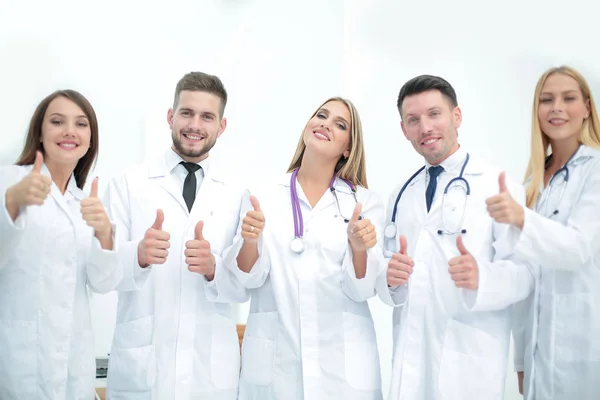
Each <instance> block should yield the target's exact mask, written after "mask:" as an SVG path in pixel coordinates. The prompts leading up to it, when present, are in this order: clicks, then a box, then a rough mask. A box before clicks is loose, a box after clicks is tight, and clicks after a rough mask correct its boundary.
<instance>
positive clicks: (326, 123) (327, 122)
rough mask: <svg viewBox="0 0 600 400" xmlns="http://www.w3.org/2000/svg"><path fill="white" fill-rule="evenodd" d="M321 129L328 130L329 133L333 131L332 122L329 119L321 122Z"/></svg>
mask: <svg viewBox="0 0 600 400" xmlns="http://www.w3.org/2000/svg"><path fill="white" fill-rule="evenodd" d="M321 127H323V128H325V129H327V130H328V131H330V130H331V120H330V119H329V118H327V119H326V120H322V121H321Z"/></svg>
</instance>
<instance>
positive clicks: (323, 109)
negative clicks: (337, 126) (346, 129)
mask: <svg viewBox="0 0 600 400" xmlns="http://www.w3.org/2000/svg"><path fill="white" fill-rule="evenodd" d="M321 111H324V112H325V113H327V114H331V113H330V112H329V110H328V109H326V108H325V107H323V108H321V109H319V111H317V114H318V113H320V112H321ZM337 118H338V119H341V120H342V121H344V122H345V123H346V125H350V123H349V122H348V121H346V118H344V117H340V116H338V117H337Z"/></svg>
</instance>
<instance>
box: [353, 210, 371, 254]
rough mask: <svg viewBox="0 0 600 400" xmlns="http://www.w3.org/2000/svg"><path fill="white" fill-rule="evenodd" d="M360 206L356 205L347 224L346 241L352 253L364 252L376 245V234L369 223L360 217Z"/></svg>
mask: <svg viewBox="0 0 600 400" xmlns="http://www.w3.org/2000/svg"><path fill="white" fill-rule="evenodd" d="M361 211H362V204H360V203H356V207H354V212H353V213H352V218H350V221H349V222H348V239H349V240H350V246H351V247H352V250H354V251H366V250H367V249H370V248H371V247H373V246H375V244H377V232H375V227H374V226H373V224H371V221H370V220H368V219H364V218H362V217H361V215H360V212H361Z"/></svg>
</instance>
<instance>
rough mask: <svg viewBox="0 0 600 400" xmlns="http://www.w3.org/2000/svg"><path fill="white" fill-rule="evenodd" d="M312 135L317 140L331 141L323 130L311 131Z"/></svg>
mask: <svg viewBox="0 0 600 400" xmlns="http://www.w3.org/2000/svg"><path fill="white" fill-rule="evenodd" d="M313 135H314V136H315V137H316V138H317V139H319V140H327V141H331V138H330V137H329V134H328V133H327V132H326V131H324V130H323V129H317V130H315V131H313Z"/></svg>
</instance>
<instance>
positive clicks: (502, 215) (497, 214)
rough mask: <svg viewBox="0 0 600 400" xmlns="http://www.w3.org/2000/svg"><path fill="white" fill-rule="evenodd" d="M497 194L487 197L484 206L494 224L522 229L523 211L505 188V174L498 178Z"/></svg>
mask: <svg viewBox="0 0 600 400" xmlns="http://www.w3.org/2000/svg"><path fill="white" fill-rule="evenodd" d="M498 186H499V189H500V190H499V194H497V195H495V196H492V197H489V198H488V199H487V200H486V201H485V204H486V205H487V211H488V213H489V214H490V217H492V218H493V219H494V220H495V221H496V222H499V223H503V224H510V225H514V226H516V227H517V228H519V229H523V221H524V219H525V211H524V209H523V206H521V205H520V204H519V203H517V202H516V201H515V200H514V199H513V198H512V196H511V195H510V193H509V192H508V189H507V188H506V174H505V173H504V172H502V173H501V174H500V176H499V177H498Z"/></svg>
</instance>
